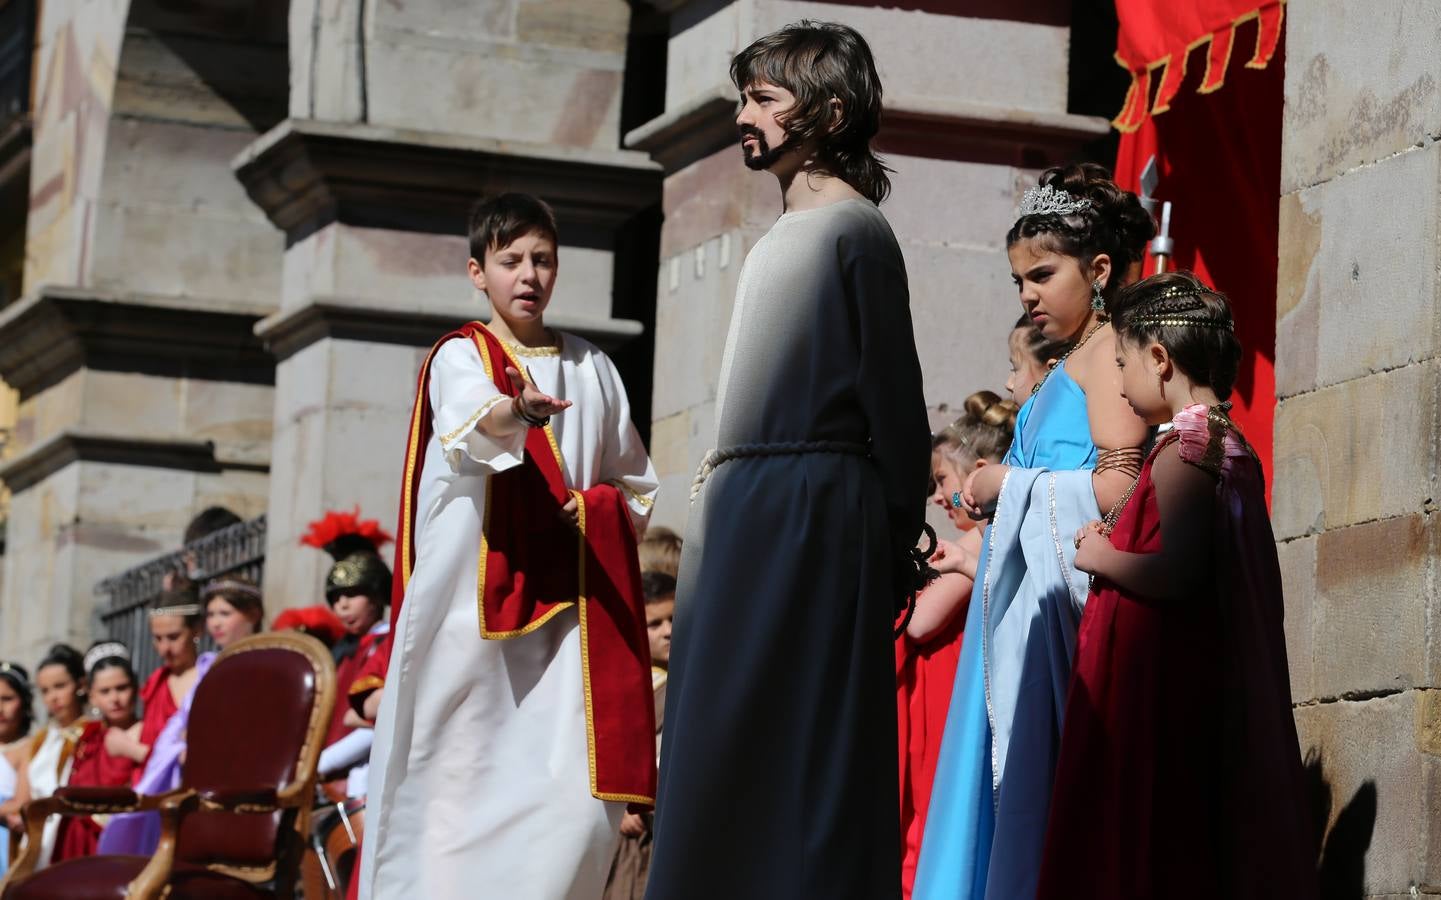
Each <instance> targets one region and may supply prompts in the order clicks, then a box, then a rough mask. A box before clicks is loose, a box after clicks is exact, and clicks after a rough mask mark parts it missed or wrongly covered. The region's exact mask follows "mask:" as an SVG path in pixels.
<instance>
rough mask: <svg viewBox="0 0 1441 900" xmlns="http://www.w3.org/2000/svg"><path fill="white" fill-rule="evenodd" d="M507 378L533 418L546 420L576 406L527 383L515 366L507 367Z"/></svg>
mask: <svg viewBox="0 0 1441 900" xmlns="http://www.w3.org/2000/svg"><path fill="white" fill-rule="evenodd" d="M505 377H506V378H509V379H510V386H511V387H513V388H515V390H516V392H517V393H518V394H519V395H520V405H521V408H522V409H523V410H524V412H525V414H526V415H528V416H531V417H532V418H536V419H544V418H547V417H549V416H553V415H555V414H556V413H559V412H562V411H564V410H567V409H570V408H571V407H572V406H574V405H575V404H573V403H571V402H570V401H569V400H560V399H557V398H555V397H552V396H551V395H549V394H546V393H542V392H541V391H540V389H539V388H537V387H536V386H535V385H534V384H531V383H530V382H529V381H527V380H526V379H525V377H524V376H522V375H521V374H520V372H518V371H517V370H516V368H515V367H514V366H506V367H505Z"/></svg>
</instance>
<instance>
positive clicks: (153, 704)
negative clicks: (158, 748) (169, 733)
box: [130, 666, 180, 785]
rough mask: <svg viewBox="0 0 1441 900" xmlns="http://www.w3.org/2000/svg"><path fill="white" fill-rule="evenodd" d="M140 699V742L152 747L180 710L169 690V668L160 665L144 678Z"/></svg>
mask: <svg viewBox="0 0 1441 900" xmlns="http://www.w3.org/2000/svg"><path fill="white" fill-rule="evenodd" d="M140 699H141V701H142V702H143V703H144V706H145V710H144V715H143V717H142V718H141V724H140V743H142V744H144V745H145V746H147V747H154V746H155V741H156V740H157V739H158V738H159V737H160V732H161V731H163V730H164V728H165V723H166V722H169V721H170V717H171V716H173V715H175V714H176V713H177V712H179V711H180V707H179V706H178V705H177V704H176V702H175V696H174V694H172V693H171V691H170V670H169V669H168V668H166V667H165V666H161V667H160V668H158V669H156V670H155V671H154V672H151V673H150V677H149V678H147V679H146V680H145V686H144V687H142V688H141V689H140ZM144 771H145V767H144V766H136V767H135V771H134V772H133V773H132V775H131V779H130V782H131V784H132V785H133V784H135V783H136V782H138V781H139V780H140V776H141V775H142V774H143V773H144Z"/></svg>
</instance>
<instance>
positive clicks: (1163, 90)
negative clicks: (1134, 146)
mask: <svg viewBox="0 0 1441 900" xmlns="http://www.w3.org/2000/svg"><path fill="white" fill-rule="evenodd" d="M1285 11H1286V7H1285V0H1282V2H1280V3H1276V4H1274V5H1270V6H1264V7H1261V8H1260V9H1254V10H1252V11H1250V12H1248V13H1246V14H1244V15H1242V16H1239V17H1237V18H1236V20H1235V21H1233V22H1232V23H1231V24H1229V25H1227V26H1226V27H1224V28H1219V29H1217V30H1216V31H1214V32H1212V33H1210V34H1205V35H1202V36H1201V37H1199V38H1197V39H1196V40H1194V41H1192V42H1191V43H1190V44H1188V45H1187V46H1186V49H1185V51H1184V52H1182V53H1180V54H1179V56H1180V59H1179V60H1176V59H1175V57H1176V56H1177V55H1178V54H1167V55H1166V56H1163V57H1161V58H1160V59H1158V60H1154V61H1152V62H1150V63H1147V64H1146V65H1145V66H1144V67H1142V68H1139V69H1137V68H1132V65H1131V63H1129V62H1127V61H1126V60H1124V59H1122V58H1121V55H1120V53H1117V54H1116V63H1117V64H1118V65H1120V66H1121V68H1123V69H1126V70H1127V71H1129V72H1130V73H1131V87H1130V89H1129V90H1127V92H1126V102H1125V103H1124V104H1123V105H1122V107H1121V114H1120V115H1118V116H1117V117H1116V118H1115V119H1113V120H1112V121H1111V124H1112V125H1114V126H1115V127H1116V130H1117V131H1120V132H1122V133H1126V134H1129V133H1131V132H1133V131H1135V130H1136V129H1138V128H1140V127H1141V124H1142V123H1143V122H1145V121H1146V116H1148V115H1151V116H1157V115H1160V114H1161V113H1163V112H1165V111H1167V110H1168V109H1170V108H1171V102H1172V101H1173V100H1175V99H1176V95H1177V94H1178V93H1180V91H1181V85H1183V84H1185V82H1186V63H1187V60H1188V59H1189V58H1190V56H1191V54H1192V52H1194V51H1195V50H1196V49H1197V48H1199V47H1202V46H1205V45H1207V44H1209V45H1210V47H1209V49H1208V50H1207V52H1206V73H1205V75H1204V76H1202V78H1201V85H1200V87H1199V88H1197V92H1198V93H1201V94H1210V93H1213V92H1215V91H1218V90H1220V89H1221V87H1222V86H1223V85H1224V84H1225V83H1226V70H1227V69H1228V68H1229V67H1230V64H1231V50H1232V48H1233V46H1234V45H1235V43H1236V29H1237V28H1239V27H1240V26H1242V25H1244V24H1245V23H1247V22H1249V21H1251V20H1252V19H1256V20H1258V23H1259V24H1258V26H1257V31H1256V49H1255V52H1253V53H1252V54H1251V58H1250V60H1248V61H1247V62H1246V68H1248V69H1264V68H1266V66H1268V65H1269V64H1270V63H1271V60H1272V59H1273V58H1274V57H1275V55H1276V50H1277V48H1278V47H1280V45H1281V34H1282V30H1281V28H1282V24H1283V23H1284V21H1285ZM1157 70H1160V75H1159V84H1158V86H1157V87H1156V89H1155V91H1156V97H1155V100H1154V101H1152V99H1151V89H1152V82H1153V81H1154V80H1155V79H1153V78H1152V73H1153V72H1156V71H1157Z"/></svg>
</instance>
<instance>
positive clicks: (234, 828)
mask: <svg viewBox="0 0 1441 900" xmlns="http://www.w3.org/2000/svg"><path fill="white" fill-rule="evenodd" d="M334 705H335V665H334V663H333V662H332V661H331V658H330V653H329V652H328V651H327V650H326V649H325V647H324V646H322V645H321V644H320V642H319V641H317V640H315V639H314V638H311V637H307V636H305V635H301V634H297V633H294V632H270V633H266V634H261V635H257V636H255V637H250V638H246V639H245V640H243V641H240V642H238V643H236V644H235V645H234V646H232V647H230V648H229V649H227V650H226V651H225V652H224V653H221V654H220V656H219V658H217V659H216V660H215V664H214V665H213V666H211V668H210V671H209V672H208V673H207V674H206V676H205V678H204V679H203V680H202V681H201V682H200V685H199V686H198V687H197V688H196V694H195V701H194V703H193V704H192V707H191V710H190V722H189V726H188V729H187V731H186V744H187V750H186V759H185V766H184V771H183V773H182V776H181V786H180V788H179V789H177V790H175V791H172V792H170V793H168V794H161V795H158V796H137V795H136V794H135V793H134V792H133V791H129V790H126V789H123V788H62V789H60V790H59V791H57V792H56V793H55V795H54V796H52V797H47V798H45V799H43V800H36V801H34V802H32V803H30V804H28V805H27V806H26V807H25V828H26V834H27V844H26V847H25V850H24V852H23V854H22V855H21V857H20V858H19V859H18V860H15V861H14V864H13V865H12V866H11V870H10V872H9V874H8V875H7V876H6V877H5V880H4V881H3V882H0V900H42V898H43V900H82V898H83V900H100V898H115V900H121V898H124V900H151V898H158V897H162V896H163V897H167V898H170V900H182V898H206V900H229V898H260V897H265V898H273V897H281V898H288V897H291V896H293V895H294V887H295V881H296V877H297V872H298V868H299V861H300V857H301V854H302V853H303V851H304V849H305V836H306V835H308V834H309V830H310V811H311V807H312V805H313V804H314V802H315V769H316V762H317V760H318V759H319V757H320V749H321V744H322V743H323V742H324V740H325V733H326V729H327V728H328V727H329V724H330V714H331V710H332V708H333V707H334ZM136 811H155V812H157V813H158V814H159V815H160V817H161V837H160V845H159V847H158V848H157V849H156V852H155V855H154V856H153V857H149V858H146V857H143V856H93V857H89V858H87V859H75V860H67V861H65V862H61V863H56V864H55V865H52V866H49V867H48V868H44V869H41V870H40V871H38V872H37V871H35V863H36V861H37V856H38V855H39V849H38V848H39V846H40V836H41V831H42V830H43V828H44V824H45V820H46V818H47V817H49V816H53V815H96V814H115V813H122V812H136Z"/></svg>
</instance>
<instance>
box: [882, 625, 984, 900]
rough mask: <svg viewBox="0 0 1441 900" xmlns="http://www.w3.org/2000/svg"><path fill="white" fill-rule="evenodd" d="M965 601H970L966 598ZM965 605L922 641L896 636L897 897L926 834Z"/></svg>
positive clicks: (908, 885) (905, 892) (907, 884)
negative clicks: (899, 799) (899, 853)
mask: <svg viewBox="0 0 1441 900" xmlns="http://www.w3.org/2000/svg"><path fill="white" fill-rule="evenodd" d="M968 602H969V601H968ZM965 627H966V610H965V607H962V608H961V609H959V610H958V611H957V613H956V615H955V616H954V617H953V618H952V620H951V622H950V624H948V625H947V626H946V627H945V628H943V629H941V631H940V632H939V633H938V634H936V635H935V636H934V637H932V638H931V639H930V640H929V641H926V642H925V643H924V644H917V643H915V642H914V641H912V640H911V638H910V637H909V636H908V635H905V634H902V635H901V636H900V637H899V638H897V639H896V711H897V714H898V718H897V722H896V724H897V726H898V728H897V735H898V737H899V738H900V748H899V749H900V764H901V768H900V776H901V896H902V897H903V898H906V900H909V898H910V896H911V891H912V889H913V888H914V886H915V880H916V866H917V865H918V864H919V862H920V856H921V836H922V835H924V834H925V833H926V813H927V812H928V811H929V810H930V807H931V787H932V785H933V784H934V782H935V780H936V765H937V763H939V762H940V757H941V737H942V736H943V735H944V734H945V733H946V716H947V714H948V713H949V712H950V709H951V689H952V687H953V686H954V685H955V682H956V665H957V664H958V663H959V662H960V658H961V641H962V639H963V637H964V634H963V630H964V629H965Z"/></svg>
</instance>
